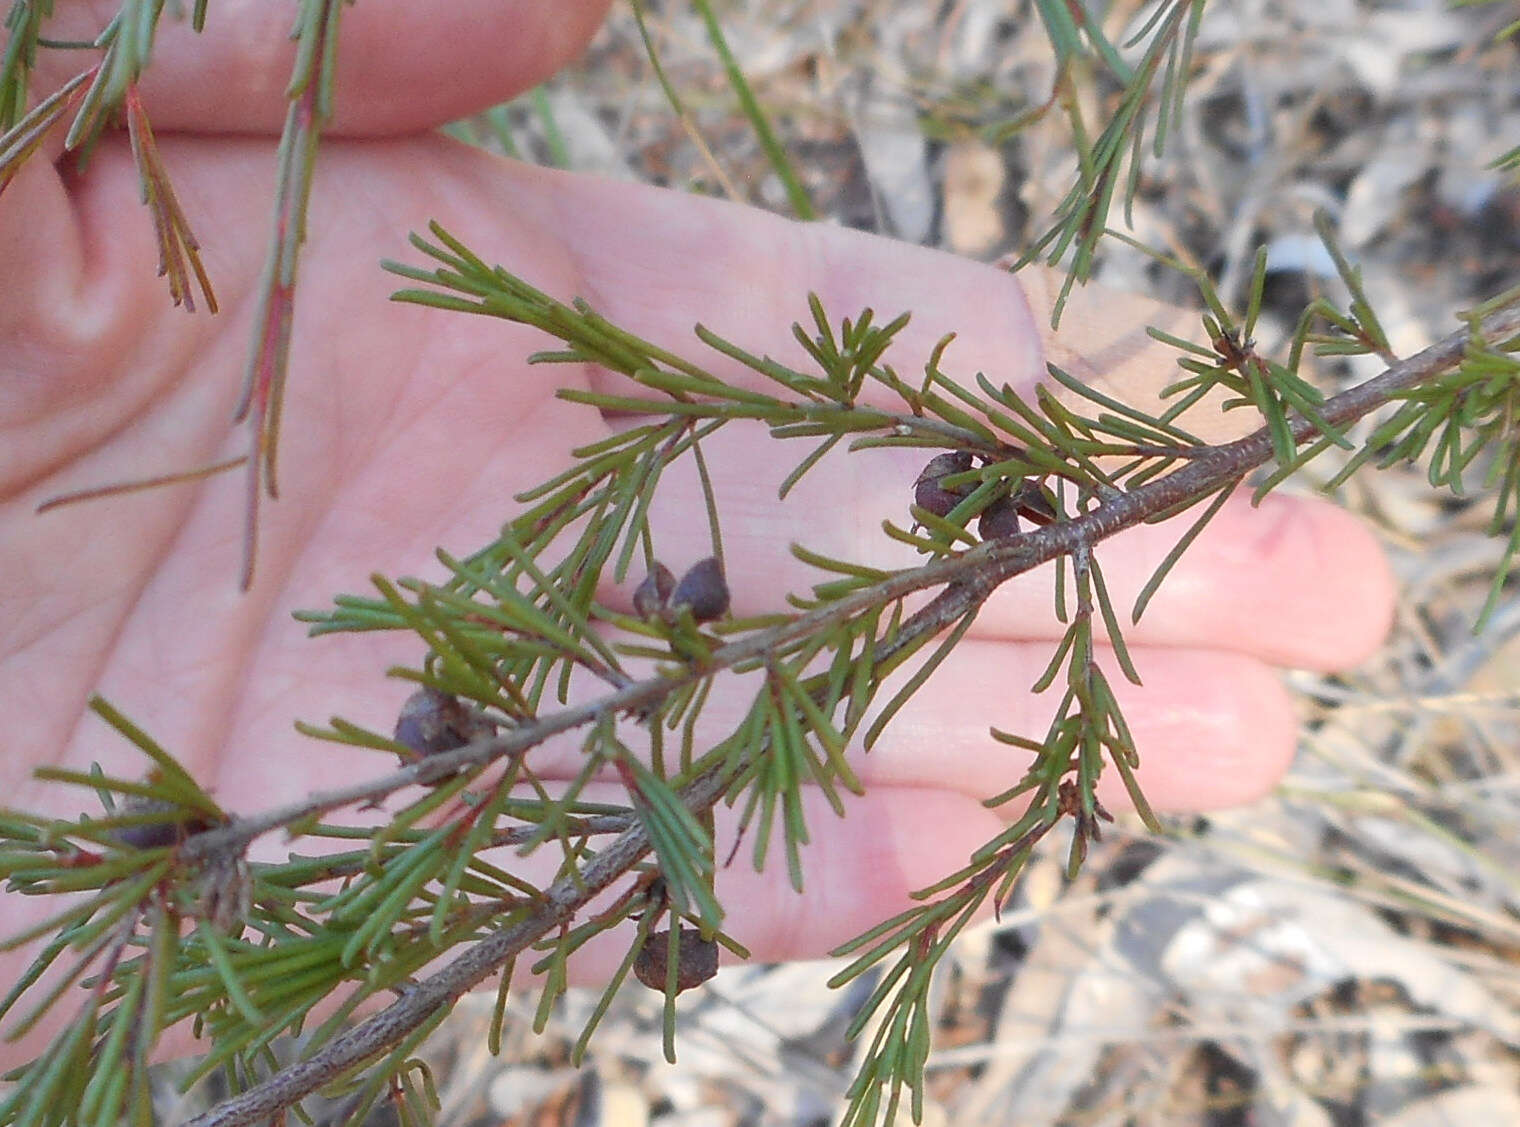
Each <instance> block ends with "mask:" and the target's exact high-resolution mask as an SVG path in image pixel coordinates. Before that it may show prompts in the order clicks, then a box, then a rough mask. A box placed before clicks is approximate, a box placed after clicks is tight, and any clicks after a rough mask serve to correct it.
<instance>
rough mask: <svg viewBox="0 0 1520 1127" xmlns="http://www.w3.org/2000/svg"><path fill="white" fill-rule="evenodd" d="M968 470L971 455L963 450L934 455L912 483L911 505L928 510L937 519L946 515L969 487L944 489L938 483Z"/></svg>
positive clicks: (968, 491)
mask: <svg viewBox="0 0 1520 1127" xmlns="http://www.w3.org/2000/svg"><path fill="white" fill-rule="evenodd" d="M970 468H971V455H970V454H968V453H966V452H965V451H964V450H952V451H950V452H949V453H947V454H936V455H934V457H932V458H930V459H929V463H928V465H926V466H924V468H923V469H922V470H921V471H920V472H919V475H918V480H917V481H915V482H914V483H913V503H914V504H915V505H917V506H918V507H919V508H921V509H928V510H929V511H930V512H931V513H933V514H934V515H935V516H937V517H942V516H944V515H946V514H947V513H949V511H950V510H951V509H953V508H955V506H956V505H958V504H960V503H961V499H962V498H964V497H965V496H966V494H968V493H970V492H971V489H970V487H969V486H961V487H960V488H958V489H946V488H945V487H944V486H943V485H941V484H940V482H941V481H943V480H944V479H945V478H947V477H949V476H950V475H951V474H958V473H965V472H966V471H967V470H969V469H970Z"/></svg>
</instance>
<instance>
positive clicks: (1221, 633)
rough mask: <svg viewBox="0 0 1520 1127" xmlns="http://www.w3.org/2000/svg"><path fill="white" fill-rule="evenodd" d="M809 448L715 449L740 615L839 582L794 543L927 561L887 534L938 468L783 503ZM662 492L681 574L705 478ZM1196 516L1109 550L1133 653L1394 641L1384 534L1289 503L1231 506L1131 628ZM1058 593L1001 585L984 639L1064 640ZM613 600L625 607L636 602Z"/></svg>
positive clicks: (906, 460) (746, 445) (831, 481)
mask: <svg viewBox="0 0 1520 1127" xmlns="http://www.w3.org/2000/svg"><path fill="white" fill-rule="evenodd" d="M811 445H812V444H811V442H809V443H800V442H790V441H789V442H778V441H777V440H775V439H773V438H771V437H770V436H769V434H768V432H766V431H765V429H764V428H763V427H761V426H758V425H753V424H737V425H730V426H729V427H727V428H725V429H724V431H722V432H721V435H720V436H717V437H715V438H714V439H713V440H711V441H709V442H707V443H706V444H705V445H704V449H703V453H704V456H705V457H706V459H707V462H708V466H709V469H710V472H711V478H712V482H713V488H714V493H715V496H716V497H717V502H718V512H719V513H720V514H721V516H722V532H723V549H724V560H725V565H726V568H727V575H728V580H729V587H730V590H731V591H732V594H733V599H734V611H735V613H736V614H751V613H761V612H763V611H768V610H771V609H774V608H775V607H776V606H778V605H780V602H781V600H782V599H783V598H784V596H785V595H786V594H787V593H788V592H796V593H798V594H808V593H809V592H810V591H811V587H812V585H813V584H815V583H819V582H822V581H824V580H826V579H829V578H832V577H833V576H831V575H830V574H829V573H826V572H823V571H821V570H819V569H817V568H814V567H811V566H809V565H807V564H804V563H803V562H801V561H800V560H798V559H797V558H796V557H795V556H794V555H793V554H792V553H791V551H790V546H791V545H792V544H794V543H795V544H801V545H803V546H805V547H806V548H808V549H810V550H812V551H815V552H820V553H822V554H824V555H826V556H830V557H833V558H835V559H843V560H848V561H854V562H857V563H862V564H865V565H867V566H869V567H879V568H905V567H914V566H917V565H919V564H921V563H923V562H924V557H923V556H920V555H918V554H917V553H915V552H914V551H913V550H912V549H911V548H909V547H908V546H906V545H903V544H900V543H898V542H896V541H893V540H891V539H889V538H888V537H887V536H886V535H885V534H884V533H883V532H882V528H881V524H882V521H883V520H891V521H893V522H894V523H895V524H897V525H898V526H900V527H908V526H909V525H910V524H911V523H912V517H911V516H910V515H909V514H908V504H909V502H910V501H911V499H912V490H913V480H914V478H915V477H916V476H917V474H918V471H919V470H920V469H922V467H923V463H924V460H925V457H926V455H925V454H924V453H923V452H921V451H908V450H864V451H858V452H856V453H844V452H837V451H836V452H834V453H831V454H830V455H828V456H827V457H825V458H824V459H823V460H822V461H821V462H820V463H819V465H818V466H817V467H816V468H815V469H813V470H812V471H811V472H810V473H809V474H808V475H807V476H806V477H804V478H803V479H802V481H801V482H800V483H799V484H798V485H797V486H796V487H795V488H794V489H793V490H792V491H791V492H790V493H789V494H788V496H787V497H786V499H785V500H784V501H780V500H778V499H777V490H778V487H779V486H780V484H781V482H782V480H783V479H784V478H785V476H786V475H787V473H789V472H790V470H791V469H792V467H793V466H794V465H795V464H796V463H797V461H799V460H800V459H801V458H802V456H803V455H804V454H805V453H806V452H807V451H808V450H809V449H810V448H811ZM661 490H662V492H661V493H660V494H659V495H658V497H657V498H656V500H655V503H654V504H653V506H652V507H651V509H650V523H651V528H652V529H653V540H654V544H655V548H656V553H657V554H658V555H659V556H660V558H661V559H662V560H663V561H664V562H665V563H666V564H667V565H668V566H670V567H672V568H674V569H676V571H677V574H679V573H680V569H681V568H683V567H685V566H687V565H689V564H690V563H692V562H694V561H696V560H698V559H701V558H702V557H703V556H706V555H709V554H711V552H712V547H711V537H710V534H709V531H708V523H707V517H706V507H705V503H704V501H703V496H702V486H701V482H700V479H699V478H698V476H697V474H696V471H695V469H694V468H692V467H691V466H689V465H685V464H682V465H677V466H676V467H673V468H672V469H671V471H669V472H668V473H667V475H666V476H665V478H664V480H663V481H662V483H661ZM1198 515H1199V514H1198V511H1194V512H1191V513H1185V514H1183V515H1182V516H1181V517H1178V518H1177V519H1174V520H1171V521H1167V522H1165V523H1163V524H1158V525H1140V526H1138V527H1135V528H1132V529H1129V530H1126V531H1125V532H1122V533H1120V534H1119V535H1117V536H1115V537H1113V538H1111V539H1109V540H1107V541H1104V542H1103V543H1102V544H1101V545H1099V546H1098V548H1097V550H1096V556H1097V559H1098V562H1099V564H1100V566H1101V567H1102V568H1103V572H1104V577H1105V580H1106V583H1107V587H1108V591H1109V594H1110V596H1111V599H1112V602H1113V605H1114V608H1115V611H1116V613H1117V614H1118V616H1119V622H1120V625H1121V627H1122V628H1123V630H1124V637H1125V638H1126V639H1128V640H1129V641H1131V642H1133V643H1135V644H1142V645H1151V646H1162V645H1175V646H1193V647H1200V648H1203V647H1206V648H1215V649H1222V650H1231V651H1234V652H1237V653H1243V654H1249V655H1251V656H1253V657H1257V658H1260V659H1262V660H1264V661H1268V662H1271V663H1273V664H1277V665H1285V666H1299V667H1304V668H1312V669H1335V668H1342V667H1345V666H1347V665H1352V664H1355V663H1356V662H1358V661H1361V660H1362V659H1364V658H1365V657H1366V656H1367V655H1368V654H1369V653H1370V652H1372V651H1373V650H1374V649H1375V648H1376V647H1377V645H1378V644H1379V642H1380V641H1381V639H1382V638H1383V636H1384V635H1385V634H1386V632H1387V629H1388V626H1389V624H1390V622H1391V617H1392V609H1393V592H1394V585H1393V579H1392V574H1391V572H1390V570H1389V567H1388V564H1387V561H1386V559H1385V557H1384V556H1383V553H1382V551H1381V549H1380V548H1379V546H1378V544H1377V541H1376V540H1375V539H1374V537H1373V536H1372V534H1371V533H1370V532H1369V531H1368V530H1367V529H1366V527H1365V526H1364V525H1363V524H1362V523H1361V522H1360V521H1359V520H1358V519H1357V518H1355V517H1353V516H1351V515H1350V514H1348V513H1346V512H1345V511H1344V510H1342V509H1339V508H1337V507H1336V506H1334V505H1330V504H1328V503H1325V502H1323V501H1317V500H1313V499H1308V498H1291V497H1286V496H1278V495H1272V496H1269V497H1268V498H1266V499H1265V500H1264V501H1263V502H1262V504H1261V505H1260V506H1258V507H1254V508H1253V507H1252V506H1251V504H1250V502H1249V500H1248V499H1246V498H1245V497H1236V498H1234V499H1232V500H1231V501H1230V502H1228V503H1227V504H1226V505H1225V507H1224V508H1223V509H1221V510H1220V511H1219V513H1218V514H1217V515H1216V516H1215V517H1214V519H1213V520H1212V521H1211V522H1210V523H1209V525H1208V526H1207V527H1206V528H1205V530H1204V531H1203V533H1202V534H1201V535H1200V536H1199V537H1198V538H1197V539H1196V540H1195V541H1194V542H1193V544H1192V545H1191V546H1190V547H1189V548H1188V550H1187V551H1186V552H1185V553H1184V554H1183V556H1182V557H1181V560H1180V561H1179V562H1178V563H1177V565H1176V566H1175V568H1173V570H1172V571H1171V572H1170V573H1169V574H1168V576H1167V577H1166V579H1165V581H1164V582H1163V583H1162V585H1161V587H1160V589H1159V592H1158V593H1157V594H1156V596H1155V597H1154V599H1153V600H1152V601H1151V602H1150V604H1149V607H1148V609H1147V610H1146V611H1145V614H1144V616H1143V617H1142V618H1141V620H1140V622H1139V623H1138V624H1134V623H1132V621H1131V610H1132V608H1133V607H1134V606H1135V602H1136V599H1137V598H1138V597H1139V595H1140V592H1141V590H1142V588H1143V587H1144V585H1145V584H1146V583H1147V582H1148V581H1149V580H1150V579H1151V577H1152V576H1153V575H1154V574H1155V573H1156V570H1157V569H1158V568H1159V567H1160V566H1161V565H1162V563H1163V562H1164V561H1165V559H1166V556H1167V553H1168V552H1170V551H1171V550H1172V549H1173V547H1174V546H1175V545H1176V543H1177V541H1178V538H1179V537H1180V536H1182V535H1183V533H1184V532H1186V531H1187V529H1188V527H1189V526H1190V524H1191V522H1192V521H1193V520H1195V519H1196V518H1197V516H1198ZM639 578H641V577H640V576H635V577H634V582H637V580H638V579H639ZM1054 585H1055V575H1054V568H1053V567H1050V566H1046V567H1043V568H1039V569H1036V570H1035V571H1033V572H1031V573H1029V574H1027V575H1024V576H1020V577H1018V578H1016V579H1014V580H1011V581H1010V582H1008V583H1006V584H1004V585H1003V586H1002V587H1000V588H999V589H998V591H997V592H996V593H995V594H994V595H993V596H992V598H991V599H990V600H989V601H988V603H987V605H986V608H985V609H984V611H983V612H982V614H981V616H980V617H979V618H978V620H977V624H976V626H975V627H974V632H975V633H976V634H977V635H979V636H991V637H1000V638H1054V637H1059V636H1060V635H1061V633H1063V632H1064V630H1065V626H1064V625H1063V624H1062V623H1060V622H1059V621H1058V620H1057V619H1056V616H1055V600H1054ZM630 586H631V584H630ZM608 595H609V597H615V598H618V599H619V601H620V602H621V603H624V604H626V601H627V598H628V591H627V590H624V591H622V592H620V593H618V592H612V591H609V592H608Z"/></svg>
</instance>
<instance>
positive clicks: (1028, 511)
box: [1013, 481, 1061, 525]
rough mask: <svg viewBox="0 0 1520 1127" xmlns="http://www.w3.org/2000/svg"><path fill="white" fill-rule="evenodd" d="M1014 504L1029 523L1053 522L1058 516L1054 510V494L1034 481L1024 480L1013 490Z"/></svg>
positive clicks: (1043, 523) (1042, 523)
mask: <svg viewBox="0 0 1520 1127" xmlns="http://www.w3.org/2000/svg"><path fill="white" fill-rule="evenodd" d="M1013 501H1014V504H1015V505H1017V506H1018V509H1019V515H1020V516H1022V517H1023V518H1024V519H1025V520H1027V521H1029V522H1030V523H1031V524H1038V525H1046V524H1053V523H1055V521H1056V520H1057V519H1059V517H1060V515H1061V514H1060V513H1059V512H1058V511H1057V510H1056V505H1055V495H1054V494H1052V493H1051V491H1050V490H1049V489H1047V488H1046V487H1045V486H1043V485H1041V484H1039V483H1038V482H1035V481H1025V482H1024V484H1023V485H1021V486H1019V487H1018V488H1017V489H1015V490H1014V491H1013Z"/></svg>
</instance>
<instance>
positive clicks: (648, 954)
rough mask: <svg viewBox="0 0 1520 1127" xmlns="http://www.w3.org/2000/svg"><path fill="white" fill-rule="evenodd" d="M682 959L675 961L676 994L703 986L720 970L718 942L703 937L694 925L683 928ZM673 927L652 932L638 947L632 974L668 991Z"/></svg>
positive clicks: (662, 991) (661, 989)
mask: <svg viewBox="0 0 1520 1127" xmlns="http://www.w3.org/2000/svg"><path fill="white" fill-rule="evenodd" d="M677 942H678V943H679V944H680V951H679V960H680V961H679V962H678V963H677V964H676V993H677V994H679V993H680V992H681V991H683V990H690V989H691V988H692V987H693V986H701V985H702V983H704V982H706V981H707V980H708V979H709V978H711V977H712V976H713V975H715V974H717V973H718V945H717V944H716V943H714V942H713V941H712V940H711V939H703V938H702V933H701V932H699V931H698V930H697V929H696V928H694V927H684V928H682V929H681V937H680V939H679V940H677ZM669 953H670V929H669V928H664V929H662V930H660V931H657V932H655V933H654V934H653V935H651V936H650V937H649V939H648V941H647V942H646V943H645V944H644V946H643V947H641V948H640V949H639V957H638V958H637V959H635V960H634V963H633V976H634V977H635V978H637V979H638V980H639V981H640V982H642V983H643V984H644V985H645V986H647V987H649V989H651V990H658V991H659V992H660V993H662V994H663V993H664V992H665V975H666V972H667V970H668V969H669V965H670V963H669V958H668V956H669Z"/></svg>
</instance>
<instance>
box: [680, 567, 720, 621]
mask: <svg viewBox="0 0 1520 1127" xmlns="http://www.w3.org/2000/svg"><path fill="white" fill-rule="evenodd" d="M728 601H729V600H728V583H727V582H726V581H725V580H724V578H723V568H722V566H720V565H719V563H718V561H717V559H716V558H715V557H713V556H708V557H707V558H706V559H705V560H698V561H697V562H696V563H694V564H692V565H691V570H690V571H688V572H687V573H686V574H685V575H683V576H681V582H679V583H677V584H676V589H675V591H674V592H673V593H672V594H671V596H670V607H671V609H672V610H676V609H679V608H680V607H683V606H684V607H690V608H691V616H692V618H694V619H696V620H697V621H698V622H711V621H712V620H713V619H715V618H722V617H723V615H724V614H726V613H727V612H728Z"/></svg>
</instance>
